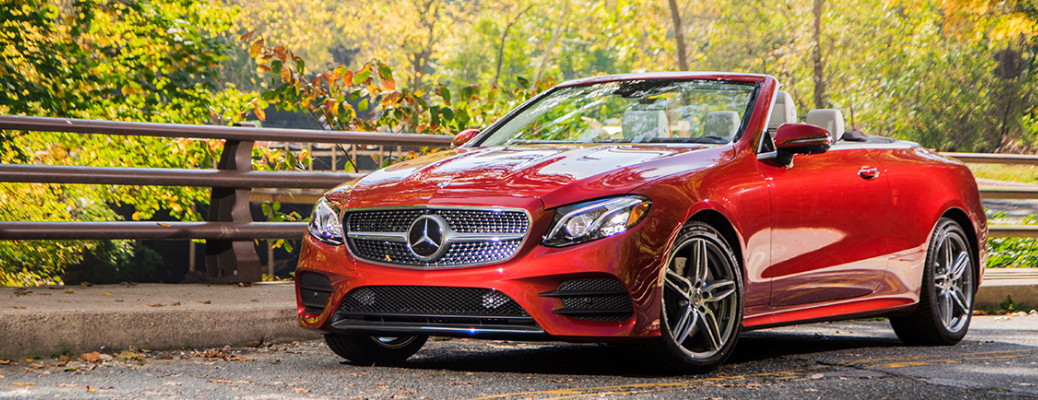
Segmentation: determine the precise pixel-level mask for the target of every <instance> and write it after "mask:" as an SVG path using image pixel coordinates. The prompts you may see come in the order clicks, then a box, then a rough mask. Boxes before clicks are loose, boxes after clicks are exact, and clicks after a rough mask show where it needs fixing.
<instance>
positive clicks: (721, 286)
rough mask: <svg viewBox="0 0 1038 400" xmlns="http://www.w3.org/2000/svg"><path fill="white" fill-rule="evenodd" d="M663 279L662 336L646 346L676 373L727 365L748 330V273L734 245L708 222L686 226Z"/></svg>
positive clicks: (648, 350) (649, 352)
mask: <svg viewBox="0 0 1038 400" xmlns="http://www.w3.org/2000/svg"><path fill="white" fill-rule="evenodd" d="M675 243H676V245H675V246H674V250H673V252H672V253H671V256H670V259H669V262H668V265H667V271H666V274H665V276H664V280H663V295H662V301H663V304H662V308H661V312H660V314H661V315H660V328H661V329H660V330H661V338H660V339H659V340H658V341H655V342H652V343H648V344H646V345H645V349H646V350H647V351H646V353H648V354H647V355H648V356H650V357H652V361H653V362H654V363H656V365H659V366H661V367H663V368H664V369H666V370H668V371H672V372H694V373H698V372H706V371H709V370H711V369H713V368H715V367H716V366H718V365H720V364H721V363H723V362H724V361H725V360H726V359H728V357H729V356H730V355H731V353H732V349H734V348H735V343H736V341H737V340H738V338H739V331H740V329H741V328H742V315H743V300H742V299H743V292H742V275H741V270H740V268H739V264H738V262H737V261H736V259H735V254H734V252H733V251H732V248H731V246H730V245H729V244H728V242H727V241H726V240H725V239H724V237H723V236H721V234H720V233H719V232H718V231H717V230H716V229H714V228H713V227H711V226H709V225H707V224H704V223H702V222H692V223H689V224H688V225H687V226H686V227H685V228H683V230H682V232H681V234H680V235H679V236H678V240H677V241H676V242H675Z"/></svg>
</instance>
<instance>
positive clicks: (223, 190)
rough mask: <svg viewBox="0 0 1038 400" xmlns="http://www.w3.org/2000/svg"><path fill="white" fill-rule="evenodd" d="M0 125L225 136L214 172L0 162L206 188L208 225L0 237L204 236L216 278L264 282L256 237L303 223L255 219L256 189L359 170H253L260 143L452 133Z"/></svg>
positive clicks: (92, 178) (411, 142)
mask: <svg viewBox="0 0 1038 400" xmlns="http://www.w3.org/2000/svg"><path fill="white" fill-rule="evenodd" d="M0 129H12V130H26V131H37V132H71V133H85V134H89V133H93V134H106V135H128V136H157V137H183V138H200V139H224V140H225V143H224V149H223V152H222V154H221V156H220V160H219V162H218V163H217V169H215V170H192V169H157V168H104V167H69V166H52V165H11V164H0V182H31V183H79V184H113V185H153V186H197V187H209V188H211V190H212V192H211V195H210V202H209V213H208V222H0V240H37V239H38V240H66V239H67V240H90V239H151V240H162V239H205V240H206V271H207V273H208V274H209V278H210V280H211V281H231V282H233V281H241V282H255V281H259V280H260V278H261V275H262V272H261V266H260V262H259V256H258V255H257V254H256V249H255V247H254V245H253V240H254V239H288V238H299V237H302V236H303V234H304V233H305V232H306V224H305V223H269V222H253V221H252V216H251V213H250V211H249V201H250V194H251V191H252V189H253V188H282V189H303V190H306V189H321V190H326V189H328V188H331V187H333V186H335V185H337V184H339V183H342V182H344V181H346V180H348V179H351V178H355V177H359V176H362V175H361V174H345V173H327V172H262V171H253V170H252V147H253V145H254V143H255V142H256V141H272V142H311V143H330V144H352V145H389V146H403V147H407V148H414V147H419V146H433V147H446V146H450V144H451V140H452V139H453V138H452V137H449V136H437V135H416V134H399V133H378V132H343V131H314V130H303V129H277V128H253V127H229V126H206V125H176V124H156V123H141V122H115V121H95V120H79V119H67V118H41V117H18V116H7V115H0Z"/></svg>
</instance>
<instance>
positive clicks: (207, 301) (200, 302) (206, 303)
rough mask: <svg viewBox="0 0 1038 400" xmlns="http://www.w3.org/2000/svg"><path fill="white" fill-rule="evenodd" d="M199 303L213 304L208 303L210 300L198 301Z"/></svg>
mask: <svg viewBox="0 0 1038 400" xmlns="http://www.w3.org/2000/svg"><path fill="white" fill-rule="evenodd" d="M199 303H202V304H213V302H212V301H210V300H206V301H200V302H199Z"/></svg>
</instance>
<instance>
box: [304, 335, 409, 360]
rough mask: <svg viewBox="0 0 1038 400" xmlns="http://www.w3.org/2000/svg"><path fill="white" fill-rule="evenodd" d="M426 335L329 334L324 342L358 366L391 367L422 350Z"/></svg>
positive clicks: (340, 355)
mask: <svg viewBox="0 0 1038 400" xmlns="http://www.w3.org/2000/svg"><path fill="white" fill-rule="evenodd" d="M427 339H429V336H426V335H417V336H399V337H384V336H368V335H340V334H335V333H328V334H325V335H324V342H325V343H327V344H328V347H329V348H330V349H332V351H333V352H335V354H338V355H339V357H342V358H345V359H347V360H349V361H350V362H351V363H353V364H357V365H375V364H378V365H391V364H398V363H401V362H403V361H404V360H406V359H407V358H408V357H411V356H412V355H414V353H417V352H418V350H421V348H422V346H423V345H424V344H425V341H426V340H427Z"/></svg>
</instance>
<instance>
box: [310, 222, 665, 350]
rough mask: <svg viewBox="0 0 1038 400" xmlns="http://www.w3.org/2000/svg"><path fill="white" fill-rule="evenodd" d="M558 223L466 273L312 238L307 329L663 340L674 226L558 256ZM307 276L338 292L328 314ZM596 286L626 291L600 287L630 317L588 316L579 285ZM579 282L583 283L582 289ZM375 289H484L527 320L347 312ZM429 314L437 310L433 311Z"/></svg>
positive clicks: (653, 225)
mask: <svg viewBox="0 0 1038 400" xmlns="http://www.w3.org/2000/svg"><path fill="white" fill-rule="evenodd" d="M546 214H547V215H546ZM549 223H550V213H543V212H542V213H540V215H535V216H534V221H533V224H532V225H531V235H530V239H528V240H527V242H526V243H525V244H524V245H523V247H522V248H521V249H520V250H519V252H518V253H517V254H516V256H515V257H513V258H512V259H510V260H507V261H504V262H499V263H494V264H487V265H481V266H474V267H457V268H408V267H395V266H386V265H377V264H373V263H369V262H365V261H362V260H359V259H357V258H355V257H353V256H352V255H351V254H350V253H349V251H348V250H347V249H346V246H345V245H340V246H331V245H327V244H325V243H322V242H319V241H317V240H315V239H313V238H312V237H310V236H309V235H307V236H306V237H305V239H304V244H303V249H302V253H301V255H300V259H299V267H298V268H297V270H296V277H297V279H296V299H297V303H298V305H299V307H298V309H299V324H300V326H302V327H304V328H311V329H319V330H323V331H326V332H335V331H337V332H364V333H370V334H372V335H379V334H381V335H387V336H389V335H394V334H416V333H421V334H432V335H442V336H461V337H483V338H506V339H526V340H538V339H556V340H570V341H622V340H637V339H640V338H645V337H654V336H659V309H660V307H659V306H660V299H659V294H660V279H661V278H660V276H661V273H660V271H661V267H662V264H663V263H664V262H665V257H664V255H665V254H667V251H668V249H667V248H666V247H667V244H668V243H669V242H670V241H669V238H670V236H671V233H672V232H673V231H674V228H675V227H673V226H669V225H667V224H664V223H662V222H661V221H660V220H657V219H655V218H653V217H652V215H651V214H650V215H649V216H648V217H647V218H646V219H645V220H643V221H642V222H641V223H639V224H638V225H636V226H634V227H633V228H631V229H629V230H627V231H626V232H624V233H621V234H618V235H616V236H612V237H608V238H603V239H599V240H595V241H592V242H588V243H583V244H578V245H573V246H569V247H562V248H550V247H545V246H542V245H541V244H540V235H541V234H543V232H544V231H546V230H547V228H548V226H547V225H548V224H549ZM306 274H320V275H322V276H324V277H326V278H327V281H328V286H329V288H328V289H326V290H330V292H329V293H327V303H326V307H324V308H323V309H320V308H319V307H314V306H313V304H314V300H313V299H311V300H310V304H311V306H309V307H308V306H307V305H306V304H304V301H303V296H302V295H301V293H302V291H301V289H303V290H305V288H304V287H303V285H302V283H301V281H300V279H299V278H300V277H301V276H306ZM592 281H595V282H599V283H603V282H615V283H617V284H615V285H613V286H610V285H609V284H607V283H603V284H602V285H599V286H597V288H598V290H599V294H601V293H604V292H602V291H603V290H606V289H608V290H609V291H611V293H613V294H615V295H612V296H613V297H611V299H616V300H619V299H620V297H619V293H621V292H622V294H623V296H624V300H629V303H627V304H628V305H629V307H630V312H629V313H628V316H626V317H622V318H616V314H613V315H611V316H608V317H606V318H596V317H594V316H592V315H589V314H588V312H587V310H582V309H581V304H582V303H581V301H582V299H583V301H587V302H588V304H590V303H591V301H590V300H588V299H587V298H582V297H580V295H581V294H582V293H583V294H587V293H584V292H581V291H580V290H581V288H585V289H586V288H588V287H589V286H587V285H580V284H579V283H586V282H592ZM566 282H570V283H569V284H566V285H567V286H565V287H563V288H562V289H561V290H560V286H563V285H564V283H566ZM573 282H578V284H577V285H573V284H572V283H573ZM373 287H375V288H381V287H402V288H441V289H442V288H450V289H461V288H472V289H482V290H484V291H483V292H480V293H482V294H479V295H480V296H484V297H486V296H488V295H487V293H495V292H499V293H501V294H503V295H505V296H507V298H508V299H510V300H512V301H514V302H515V303H516V304H517V305H518V306H519V307H521V309H522V312H523V315H509V316H506V317H507V318H498V317H501V316H499V315H498V316H495V315H491V316H489V317H486V316H479V315H465V316H460V317H459V315H437V313H435V312H422V313H419V315H415V314H407V315H389V316H388V317H387V314H391V313H386V312H380V313H379V315H363V314H364V313H363V312H357V311H356V310H352V311H351V309H350V308H349V307H344V301H345V300H347V296H350V295H351V293H353V294H355V295H356V296H355V298H356V297H357V296H365V298H367V297H371V296H370V295H369V294H367V293H366V292H357V293H355V291H357V290H361V289H363V288H369V290H370V288H373ZM592 289H594V288H592ZM617 289H619V290H617ZM419 290H421V289H419ZM585 292H586V290H585ZM306 293H308V294H312V293H311V292H306ZM403 293H406V292H403ZM414 293H417V295H421V296H425V297H427V296H428V295H422V294H421V293H419V292H414ZM447 293H449V292H447ZM459 293H460V292H459ZM592 294H593V293H592ZM381 296H385V295H381ZM406 296H415V294H411V295H404V297H406ZM446 297H453V295H447V296H446ZM322 300H323V298H322ZM352 301H353V302H354V303H356V301H355V300H352ZM596 301H597V300H596ZM319 302H320V300H318V303H319ZM469 304H471V302H469ZM611 304H617V303H616V302H611ZM614 308H615V307H614ZM429 309H430V310H433V309H437V308H436V307H432V306H430V307H429ZM383 311H385V310H383ZM411 311H413V310H411ZM524 318H525V319H524Z"/></svg>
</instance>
